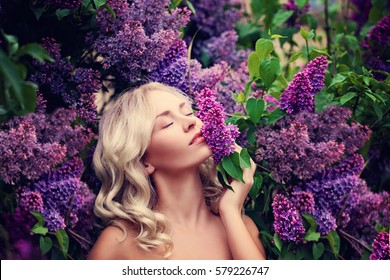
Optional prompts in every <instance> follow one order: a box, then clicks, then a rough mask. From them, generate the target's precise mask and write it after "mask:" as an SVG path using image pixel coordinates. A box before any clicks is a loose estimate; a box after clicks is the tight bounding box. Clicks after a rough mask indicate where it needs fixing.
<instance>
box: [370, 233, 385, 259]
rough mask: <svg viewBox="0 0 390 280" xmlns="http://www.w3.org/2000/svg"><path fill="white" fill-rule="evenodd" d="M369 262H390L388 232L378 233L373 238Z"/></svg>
mask: <svg viewBox="0 0 390 280" xmlns="http://www.w3.org/2000/svg"><path fill="white" fill-rule="evenodd" d="M370 260H390V236H389V233H388V232H380V233H378V235H377V236H376V237H375V240H374V243H373V244H372V254H371V255H370Z"/></svg>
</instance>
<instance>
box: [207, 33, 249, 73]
mask: <svg viewBox="0 0 390 280" xmlns="http://www.w3.org/2000/svg"><path fill="white" fill-rule="evenodd" d="M237 40H238V35H237V33H236V31H235V30H228V31H225V32H223V33H222V34H221V35H220V36H219V37H211V38H210V39H207V40H205V41H204V42H203V44H202V46H201V48H202V50H203V53H204V54H205V55H207V56H208V57H209V58H210V59H211V60H212V63H220V62H222V61H225V62H227V63H228V64H229V65H230V66H231V67H232V68H233V69H237V68H238V67H239V65H240V63H241V62H242V61H246V60H247V58H248V55H249V53H250V51H249V50H237V49H236V48H237V46H236V43H237Z"/></svg>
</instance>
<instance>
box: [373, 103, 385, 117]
mask: <svg viewBox="0 0 390 280" xmlns="http://www.w3.org/2000/svg"><path fill="white" fill-rule="evenodd" d="M372 107H373V108H374V111H375V113H376V115H377V117H378V121H381V120H382V118H383V112H382V110H381V109H380V108H379V106H378V105H377V104H374V106H372Z"/></svg>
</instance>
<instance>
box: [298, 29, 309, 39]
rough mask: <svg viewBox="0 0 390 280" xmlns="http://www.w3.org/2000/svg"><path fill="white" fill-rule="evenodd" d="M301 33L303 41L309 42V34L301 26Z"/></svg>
mask: <svg viewBox="0 0 390 280" xmlns="http://www.w3.org/2000/svg"><path fill="white" fill-rule="evenodd" d="M299 33H300V34H301V36H302V38H303V39H305V40H306V41H307V40H308V37H309V32H308V31H307V30H306V28H304V27H303V26H301V29H300V30H299Z"/></svg>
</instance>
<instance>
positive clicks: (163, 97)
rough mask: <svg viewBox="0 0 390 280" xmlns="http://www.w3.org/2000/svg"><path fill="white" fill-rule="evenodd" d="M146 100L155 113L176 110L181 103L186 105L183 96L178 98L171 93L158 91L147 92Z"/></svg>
mask: <svg viewBox="0 0 390 280" xmlns="http://www.w3.org/2000/svg"><path fill="white" fill-rule="evenodd" d="M148 100H149V102H150V104H151V105H152V106H153V107H154V108H155V109H156V111H157V113H158V112H162V111H165V110H170V109H171V108H176V107H177V106H179V105H180V104H181V103H183V102H185V103H186V104H187V103H188V102H187V100H186V99H185V98H184V96H183V97H179V96H177V95H175V94H173V93H170V92H167V91H159V90H154V91H150V92H148Z"/></svg>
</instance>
